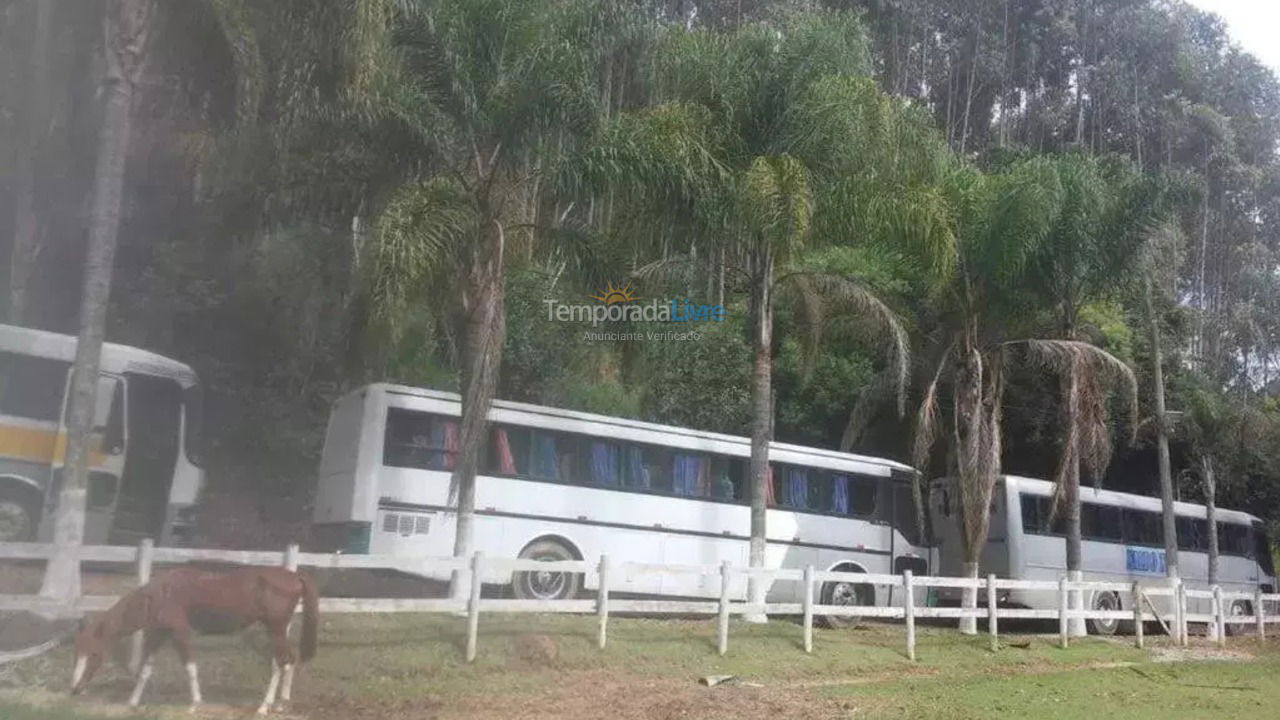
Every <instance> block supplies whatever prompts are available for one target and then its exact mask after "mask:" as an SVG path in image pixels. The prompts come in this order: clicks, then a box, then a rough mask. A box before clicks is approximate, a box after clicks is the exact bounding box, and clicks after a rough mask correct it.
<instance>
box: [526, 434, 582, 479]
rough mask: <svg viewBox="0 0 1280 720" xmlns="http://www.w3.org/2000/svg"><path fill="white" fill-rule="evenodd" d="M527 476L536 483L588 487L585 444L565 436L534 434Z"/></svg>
mask: <svg viewBox="0 0 1280 720" xmlns="http://www.w3.org/2000/svg"><path fill="white" fill-rule="evenodd" d="M530 444H531V446H532V447H531V455H530V459H529V474H530V475H531V476H532V477H534V478H535V479H538V480H556V481H559V482H572V483H579V484H588V482H589V479H590V478H589V477H588V475H587V472H588V467H587V464H586V458H585V453H586V448H585V445H586V443H585V442H583V439H582V438H578V437H575V436H573V435H567V434H565V433H555V432H546V431H543V430H534V431H533V432H532V433H531V437H530Z"/></svg>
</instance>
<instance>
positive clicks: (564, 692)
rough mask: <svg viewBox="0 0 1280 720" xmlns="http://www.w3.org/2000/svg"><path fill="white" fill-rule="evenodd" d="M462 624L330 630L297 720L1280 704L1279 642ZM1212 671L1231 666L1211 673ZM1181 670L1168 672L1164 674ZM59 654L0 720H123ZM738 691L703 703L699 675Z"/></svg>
mask: <svg viewBox="0 0 1280 720" xmlns="http://www.w3.org/2000/svg"><path fill="white" fill-rule="evenodd" d="M463 624H464V620H463V619H461V618H455V617H443V616H383V617H378V616H364V617H357V616H333V617H331V618H327V619H326V620H325V624H324V627H323V633H322V636H321V647H320V655H319V656H318V657H317V658H316V660H315V662H314V663H313V664H311V665H309V666H308V667H307V668H305V669H304V670H303V671H302V672H301V673H300V674H299V678H298V682H297V686H296V688H295V693H294V696H295V703H294V707H293V708H291V709H290V711H289V713H288V714H289V715H292V716H296V717H306V718H316V719H317V720H338V719H339V718H342V719H345V718H366V717H367V718H379V719H386V720H416V719H418V718H423V719H426V718H442V719H443V718H486V719H490V718H492V719H495V720H500V719H502V718H562V717H563V718H574V719H578V718H604V717H608V718H610V719H611V720H625V719H628V718H637V719H639V718H646V719H647V718H662V719H664V720H665V719H666V718H688V719H690V720H703V719H705V720H718V719H720V718H725V719H727V718H768V719H769V720H778V719H783V718H815V719H816V718H822V719H826V718H933V717H936V718H986V717H990V718H1024V717H1037V718H1088V720H1097V719H1098V718H1108V717H1126V718H1128V717H1135V718H1146V717H1150V718H1160V719H1161V720H1169V719H1171V718H1183V717H1186V718H1192V717H1197V718H1198V717H1206V716H1210V715H1217V714H1224V713H1226V714H1229V713H1238V712H1247V713H1250V716H1256V715H1257V711H1258V710H1259V709H1260V708H1273V707H1276V704H1277V703H1278V702H1280V683H1277V682H1273V681H1270V680H1269V678H1274V677H1276V676H1277V673H1280V643H1272V642H1270V641H1269V642H1267V643H1259V642H1258V641H1256V640H1253V639H1249V638H1239V639H1232V641H1231V646H1230V647H1231V652H1229V653H1226V654H1219V653H1216V652H1215V651H1213V650H1212V649H1211V648H1209V647H1208V646H1207V645H1206V646H1203V647H1198V648H1196V649H1194V650H1193V651H1192V652H1190V653H1183V651H1179V650H1177V649H1175V648H1171V647H1167V646H1166V645H1165V644H1164V643H1163V642H1162V640H1160V639H1157V640H1154V641H1152V642H1151V643H1150V644H1151V645H1152V647H1151V648H1150V649H1148V650H1137V649H1135V648H1133V647H1132V646H1131V643H1130V642H1129V640H1128V639H1127V638H1126V639H1119V638H1117V639H1113V640H1107V639H1096V638H1091V639H1087V640H1081V641H1078V642H1076V643H1075V644H1073V646H1072V647H1071V648H1070V649H1068V650H1061V649H1059V648H1057V647H1055V646H1054V640H1055V638H1051V637H1040V636H1034V635H1024V636H1018V637H1016V638H1009V639H1010V640H1011V641H1013V640H1016V641H1017V642H1019V644H1021V643H1029V644H1028V645H1027V646H1026V647H1009V646H1006V647H1004V648H1002V649H1001V650H1000V651H999V652H995V653H993V652H991V651H990V650H989V649H988V648H987V638H986V637H985V636H980V637H977V638H972V637H970V638H966V637H962V636H960V635H958V634H957V633H955V632H954V631H953V630H950V629H943V628H923V629H922V630H921V631H920V635H919V645H918V650H917V653H918V658H919V659H918V661H917V662H914V663H913V662H910V661H908V660H907V659H906V658H905V657H904V655H903V629H902V628H901V627H900V626H895V625H872V626H870V627H868V628H865V629H859V630H840V631H836V630H818V631H816V633H815V641H814V653H813V654H812V655H806V654H805V653H804V652H803V650H802V649H801V647H800V628H799V627H798V625H796V624H794V623H792V622H788V621H786V620H775V621H774V622H771V623H769V624H768V625H763V626H760V625H746V624H735V625H734V626H733V628H732V630H731V633H730V643H729V653H728V655H726V656H725V657H723V658H722V657H719V656H717V655H716V653H715V646H714V642H715V641H714V623H713V622H711V621H693V620H649V619H621V618H619V619H611V620H610V636H609V647H608V649H607V650H605V651H603V652H600V651H598V650H597V649H596V648H595V645H594V639H595V626H594V623H593V621H592V620H591V619H589V618H575V617H529V616H519V617H517V616H505V617H503V616H494V617H486V618H482V621H481V635H480V650H479V657H478V659H477V661H476V662H475V663H474V664H473V665H470V666H468V665H466V664H465V663H463V662H462V661H461V659H460V656H461V651H460V646H461V643H462V629H463ZM198 647H199V651H198V652H199V659H200V660H201V678H202V684H203V685H204V695H205V699H206V701H208V702H209V703H210V707H209V708H208V710H207V711H206V714H208V715H209V716H211V717H227V716H235V715H240V714H243V713H245V712H248V711H251V710H252V708H253V707H254V706H256V703H257V701H258V700H259V699H260V695H261V693H262V691H263V688H264V686H265V683H266V679H267V678H266V672H267V665H266V660H265V659H264V657H265V642H264V639H263V637H262V636H261V634H259V633H255V632H249V633H246V634H245V635H243V636H239V637H210V638H203V639H201V640H200V642H199V646H198ZM1204 658H1223V659H1216V660H1211V661H1206V660H1204ZM1171 659H1172V660H1181V661H1178V662H1170V661H1169V660H1171ZM70 667H71V657H70V653H69V651H68V650H66V649H63V650H60V651H57V652H54V653H51V654H50V655H47V656H45V657H42V658H39V659H37V660H33V661H28V662H26V663H22V664H18V665H15V666H10V667H7V668H0V718H4V720H83V719H84V718H92V717H95V716H100V715H103V714H106V715H109V716H113V717H119V716H121V715H122V714H124V715H127V716H132V715H131V714H129V713H124V712H123V710H122V708H121V703H122V702H123V700H124V698H125V697H126V696H127V695H128V691H129V687H130V682H129V679H128V678H127V677H126V676H125V674H124V672H123V671H122V670H120V669H117V668H108V669H107V670H105V671H104V674H103V675H102V676H101V677H100V678H99V679H98V680H97V681H96V682H95V683H94V686H93V687H92V688H91V689H90V690H89V692H88V696H87V698H83V699H76V700H70V699H67V698H65V697H64V689H65V686H66V684H67V681H68V675H69V671H70ZM712 674H723V675H736V676H737V677H738V678H739V680H738V682H736V683H732V684H726V685H721V686H717V687H713V688H708V687H703V686H701V685H699V684H698V683H697V679H698V678H699V677H701V676H703V675H712ZM146 700H147V706H146V707H145V708H144V710H146V713H144V714H143V715H141V716H142V717H165V716H168V715H170V714H175V713H177V714H181V715H183V716H186V715H185V710H186V701H187V698H186V685H185V678H184V676H183V674H182V672H181V669H180V668H179V667H178V666H177V663H176V661H175V660H174V659H173V658H172V655H169V654H166V655H164V656H162V658H161V660H160V662H158V663H157V669H156V675H155V677H154V678H153V680H152V685H151V687H150V689H149V690H148V697H147V699H146Z"/></svg>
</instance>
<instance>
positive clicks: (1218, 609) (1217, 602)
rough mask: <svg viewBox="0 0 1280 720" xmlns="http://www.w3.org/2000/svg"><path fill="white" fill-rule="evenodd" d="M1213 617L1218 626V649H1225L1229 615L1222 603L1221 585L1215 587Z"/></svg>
mask: <svg viewBox="0 0 1280 720" xmlns="http://www.w3.org/2000/svg"><path fill="white" fill-rule="evenodd" d="M1213 615H1214V622H1215V624H1216V626H1217V635H1218V637H1217V640H1218V647H1225V646H1226V644H1227V637H1226V636H1227V613H1226V608H1224V607H1223V603H1222V586H1221V585H1214V586H1213Z"/></svg>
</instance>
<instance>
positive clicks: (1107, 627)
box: [1089, 592, 1122, 635]
mask: <svg viewBox="0 0 1280 720" xmlns="http://www.w3.org/2000/svg"><path fill="white" fill-rule="evenodd" d="M1093 609H1094V610H1107V611H1116V610H1120V609H1122V608H1121V607H1120V597H1119V596H1118V595H1116V594H1115V593H1111V592H1100V593H1098V594H1097V595H1095V596H1094V597H1093ZM1119 629H1120V621H1119V620H1115V619H1112V620H1100V619H1095V618H1090V619H1089V634H1090V635H1115V634H1116V631H1117V630H1119Z"/></svg>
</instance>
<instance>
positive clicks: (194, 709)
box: [187, 705, 200, 715]
mask: <svg viewBox="0 0 1280 720" xmlns="http://www.w3.org/2000/svg"><path fill="white" fill-rule="evenodd" d="M187 712H189V713H191V714H192V715H195V714H196V713H198V712H200V706H199V705H192V706H191V707H189V708H187Z"/></svg>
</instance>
